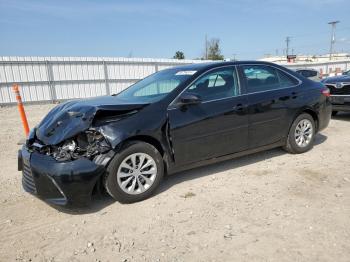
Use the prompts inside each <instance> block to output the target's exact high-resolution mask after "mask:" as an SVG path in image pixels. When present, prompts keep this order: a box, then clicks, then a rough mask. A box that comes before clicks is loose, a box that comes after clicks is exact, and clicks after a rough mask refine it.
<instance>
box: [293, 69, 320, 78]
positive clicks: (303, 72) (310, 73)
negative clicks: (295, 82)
mask: <svg viewBox="0 0 350 262" xmlns="http://www.w3.org/2000/svg"><path fill="white" fill-rule="evenodd" d="M297 72H298V73H299V74H301V75H303V76H305V77H315V76H317V71H314V70H299V71H297Z"/></svg>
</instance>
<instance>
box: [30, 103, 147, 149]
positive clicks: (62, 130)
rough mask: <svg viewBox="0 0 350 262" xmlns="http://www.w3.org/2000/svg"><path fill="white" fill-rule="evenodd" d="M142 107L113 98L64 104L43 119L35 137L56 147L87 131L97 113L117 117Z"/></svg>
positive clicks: (142, 105) (141, 105)
mask: <svg viewBox="0 0 350 262" xmlns="http://www.w3.org/2000/svg"><path fill="white" fill-rule="evenodd" d="M144 106H146V104H128V103H127V101H124V100H121V99H118V98H117V97H115V96H103V97H97V98H92V99H86V100H74V101H69V102H65V103H62V104H60V105H58V106H56V107H55V108H53V109H52V110H51V111H50V112H49V113H48V114H47V115H46V116H45V117H44V119H43V120H42V121H41V122H40V124H39V125H38V126H37V128H36V136H37V138H38V139H39V140H40V141H41V142H43V143H44V144H46V145H56V144H58V143H60V142H62V141H64V140H66V139H68V138H71V137H73V136H75V135H77V134H78V133H80V132H82V131H85V130H87V129H88V128H89V127H90V126H91V124H92V122H93V120H94V118H95V116H96V114H98V113H101V112H104V113H106V114H108V115H113V114H115V115H119V114H124V113H128V112H130V111H134V110H138V109H141V108H142V107H144Z"/></svg>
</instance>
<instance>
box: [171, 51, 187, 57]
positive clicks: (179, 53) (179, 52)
mask: <svg viewBox="0 0 350 262" xmlns="http://www.w3.org/2000/svg"><path fill="white" fill-rule="evenodd" d="M173 58H174V59H185V54H184V53H183V52H182V51H176V53H175V55H174V57H173Z"/></svg>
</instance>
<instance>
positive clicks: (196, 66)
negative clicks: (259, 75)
mask: <svg viewBox="0 0 350 262" xmlns="http://www.w3.org/2000/svg"><path fill="white" fill-rule="evenodd" d="M240 64H262V65H273V66H278V65H277V64H274V63H270V62H265V61H250V60H247V61H234V62H232V61H230V62H226V61H225V62H224V61H220V62H209V63H208V62H203V63H196V64H189V65H183V66H176V67H173V68H172V69H176V70H196V71H200V70H208V69H212V68H216V67H221V66H228V65H240Z"/></svg>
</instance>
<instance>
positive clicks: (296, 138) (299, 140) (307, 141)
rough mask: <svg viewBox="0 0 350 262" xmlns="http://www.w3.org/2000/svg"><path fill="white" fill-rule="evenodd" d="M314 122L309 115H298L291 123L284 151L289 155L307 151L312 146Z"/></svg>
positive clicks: (314, 131)
mask: <svg viewBox="0 0 350 262" xmlns="http://www.w3.org/2000/svg"><path fill="white" fill-rule="evenodd" d="M315 133H316V125H315V121H314V119H313V118H312V116H311V115H309V114H306V113H304V114H301V115H299V116H298V117H297V118H296V119H295V120H294V122H293V124H292V126H291V128H290V130H289V134H288V138H287V142H286V145H285V146H284V149H285V150H286V151H287V152H289V153H291V154H301V153H304V152H307V151H309V150H310V149H311V148H312V147H313V145H314V139H315Z"/></svg>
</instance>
